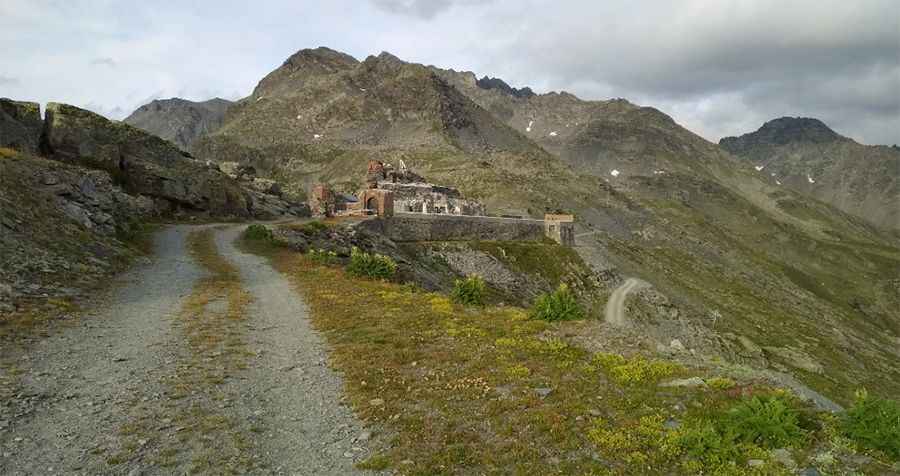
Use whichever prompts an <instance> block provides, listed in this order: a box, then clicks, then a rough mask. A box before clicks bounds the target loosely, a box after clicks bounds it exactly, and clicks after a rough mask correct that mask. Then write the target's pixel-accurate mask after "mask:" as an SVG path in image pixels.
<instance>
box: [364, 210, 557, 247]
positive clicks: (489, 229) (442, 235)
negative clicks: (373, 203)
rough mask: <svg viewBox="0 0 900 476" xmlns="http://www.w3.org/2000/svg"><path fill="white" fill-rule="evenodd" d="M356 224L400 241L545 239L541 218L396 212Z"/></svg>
mask: <svg viewBox="0 0 900 476" xmlns="http://www.w3.org/2000/svg"><path fill="white" fill-rule="evenodd" d="M359 226H360V227H363V228H365V229H368V230H370V231H373V232H376V233H380V234H383V235H385V236H387V237H388V238H390V239H391V240H394V241H400V242H403V241H467V240H495V241H540V240H543V239H544V221H543V220H530V219H515V218H499V217H470V216H453V215H422V214H404V213H397V214H395V215H394V217H393V218H388V219H380V218H379V219H373V220H367V221H364V222H362V223H360V224H359Z"/></svg>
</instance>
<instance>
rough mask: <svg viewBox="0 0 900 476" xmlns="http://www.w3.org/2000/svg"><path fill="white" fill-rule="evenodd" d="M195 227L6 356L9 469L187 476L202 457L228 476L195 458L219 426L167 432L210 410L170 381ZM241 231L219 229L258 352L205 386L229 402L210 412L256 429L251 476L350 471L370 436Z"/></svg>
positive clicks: (0, 414) (1, 410)
mask: <svg viewBox="0 0 900 476" xmlns="http://www.w3.org/2000/svg"><path fill="white" fill-rule="evenodd" d="M199 228H200V227H193V226H174V227H169V228H166V229H164V230H163V231H161V232H160V233H159V234H158V235H157V236H156V238H155V248H156V253H155V255H154V258H153V259H152V260H150V261H149V262H147V263H144V264H141V265H138V266H136V267H135V268H133V269H132V270H131V271H129V272H127V273H125V274H123V275H121V276H120V277H119V278H118V279H117V283H116V284H115V285H114V286H113V287H112V289H111V290H110V291H109V292H108V293H107V295H106V296H104V297H100V298H98V299H97V305H96V306H93V307H92V309H91V310H89V311H87V312H86V313H85V315H82V316H80V317H79V318H78V319H76V320H73V321H71V322H67V323H65V322H64V323H59V325H57V326H55V328H54V329H53V330H52V331H51V332H50V335H49V336H47V337H45V338H43V339H36V340H34V341H33V342H32V343H30V344H28V346H27V347H14V348H13V347H10V348H3V349H0V364H2V365H0V372H2V374H0V377H2V378H0V385H2V387H3V388H0V395H3V396H4V398H3V401H2V402H0V474H4V475H6V474H10V475H19V474H57V473H59V474H129V475H138V474H173V473H174V474H181V473H184V472H186V471H188V470H190V469H191V468H195V469H196V468H197V467H198V466H196V462H197V461H198V460H200V459H201V458H200V457H201V456H202V461H205V462H207V463H211V464H207V465H206V466H200V468H201V469H200V471H199V472H201V473H207V474H218V473H221V472H223V469H222V468H220V467H218V466H217V462H218V461H220V458H218V457H217V455H216V454H204V455H196V454H192V453H191V448H193V447H203V448H204V449H205V450H207V451H208V450H209V448H216V446H215V445H210V444H205V445H193V443H194V442H193V441H190V440H187V441H186V440H185V438H186V437H185V435H186V434H188V435H191V436H190V437H189V438H198V439H200V438H202V439H205V440H212V441H215V440H216V439H217V438H219V435H217V434H216V431H217V430H216V426H215V425H211V426H210V427H209V428H208V429H206V431H205V432H203V433H198V432H185V431H183V430H184V429H183V428H179V427H177V426H176V424H174V423H173V424H169V422H171V420H172V418H171V417H172V416H173V415H177V414H180V413H189V412H191V411H194V410H196V409H195V408H193V407H191V408H179V406H185V407H186V406H189V405H190V406H196V405H198V402H200V403H204V402H203V401H202V399H198V398H194V397H193V395H194V394H197V393H200V394H202V393H203V391H191V392H190V393H191V395H192V396H191V397H189V398H185V399H184V400H179V399H177V398H176V397H174V396H173V392H172V388H171V383H170V382H171V378H172V376H173V374H176V373H177V372H178V370H176V369H178V368H181V367H184V366H185V365H189V363H188V362H189V360H188V359H186V357H185V356H186V355H189V353H190V349H189V348H188V344H187V342H186V339H185V337H184V333H183V332H182V331H181V330H180V329H179V318H178V315H179V313H180V310H181V308H182V306H183V305H184V303H185V301H186V300H187V298H188V296H189V295H190V294H191V292H192V289H193V287H194V285H195V283H197V281H198V279H199V278H201V277H202V276H204V274H205V273H206V271H205V270H204V269H203V268H202V267H200V266H198V264H197V263H195V262H194V260H193V259H192V258H191V257H190V255H189V254H188V253H187V250H186V245H185V238H186V236H187V235H188V233H189V232H191V231H192V230H195V229H199ZM241 229H242V228H241V227H238V226H229V227H227V228H224V229H223V228H216V229H215V230H216V231H215V233H216V243H217V246H218V248H219V251H220V254H221V255H222V256H224V257H225V258H226V259H227V260H228V261H230V262H231V263H232V264H233V265H235V266H236V267H237V268H238V269H239V271H240V277H241V283H242V286H243V287H244V289H245V290H246V291H248V292H249V293H250V294H251V295H252V302H251V303H250V304H249V306H248V307H247V314H248V315H247V318H246V319H245V322H246V324H245V325H244V327H243V329H245V330H244V331H243V332H245V334H246V335H244V336H242V337H243V339H244V341H245V342H246V344H247V350H248V351H249V352H248V354H249V355H250V357H249V358H248V359H247V366H246V368H244V369H242V370H239V371H237V373H236V374H234V375H229V376H228V378H227V379H225V381H224V382H221V383H211V384H209V385H210V386H214V387H215V393H213V392H209V393H210V394H214V395H224V396H225V397H224V398H223V399H221V400H217V401H215V402H206V403H210V405H209V408H204V409H203V410H204V411H205V412H207V413H208V414H209V413H210V412H213V414H210V415H208V416H209V417H210V421H217V420H214V418H221V419H222V420H223V421H224V420H232V421H237V422H238V424H237V425H236V426H235V428H237V430H238V431H245V430H247V429H248V428H252V429H253V431H252V432H250V431H247V432H246V434H245V435H243V436H245V437H246V438H247V440H249V441H250V443H249V444H248V445H247V450H246V451H247V452H252V453H253V454H252V455H246V456H247V457H248V458H252V459H253V460H254V461H258V462H260V463H259V464H254V465H252V466H250V468H251V471H252V472H255V473H259V474H304V475H314V474H316V475H317V474H324V475H330V474H341V475H343V474H353V473H354V472H355V470H354V468H353V463H354V462H356V461H358V460H359V459H361V458H364V457H365V456H366V454H367V451H368V450H367V449H366V447H365V443H366V441H367V440H368V437H369V435H368V433H367V432H365V431H364V429H363V427H362V425H361V424H360V423H359V421H357V420H356V419H355V418H354V416H353V414H352V412H351V411H350V410H349V409H348V408H347V407H346V406H344V405H342V403H341V398H342V397H341V379H340V376H339V375H337V374H336V373H334V372H333V371H332V370H331V369H329V367H328V366H327V365H326V354H325V349H324V344H323V342H322V340H321V338H320V337H319V336H318V335H317V334H316V333H315V332H314V331H313V330H312V329H311V328H310V325H309V323H308V319H307V311H306V307H305V306H304V303H303V301H302V300H301V299H300V297H299V296H298V295H297V294H296V293H295V292H294V291H293V289H291V287H290V286H289V284H288V283H287V281H286V280H285V278H284V277H282V276H281V275H280V274H278V273H277V272H276V271H275V270H274V269H272V268H271V267H270V266H269V265H268V264H267V263H266V262H265V261H264V260H262V259H260V258H258V257H256V256H253V255H248V254H244V253H242V252H241V251H239V250H238V249H236V248H235V246H234V245H233V243H232V241H233V240H234V238H236V237H237V236H238V234H239V232H240V230H241ZM211 364H212V365H215V362H212V363H211ZM189 390H190V389H189ZM6 397H8V398H6ZM212 403H215V405H212ZM172 448H174V450H173V449H172ZM166 451H171V452H172V453H165V452H166ZM242 456H243V455H242ZM166 458H168V460H170V464H168V465H167V466H160V463H159V462H160V461H163V460H166ZM223 459H224V458H223ZM192 464H193V465H194V466H191V465H192Z"/></svg>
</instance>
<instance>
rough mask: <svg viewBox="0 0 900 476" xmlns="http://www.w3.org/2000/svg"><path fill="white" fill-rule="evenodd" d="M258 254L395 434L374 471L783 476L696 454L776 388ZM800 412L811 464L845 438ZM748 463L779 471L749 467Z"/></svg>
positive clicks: (370, 414) (371, 415)
mask: <svg viewBox="0 0 900 476" xmlns="http://www.w3.org/2000/svg"><path fill="white" fill-rule="evenodd" d="M246 246H247V249H250V250H253V251H255V252H257V253H259V254H261V255H264V256H267V257H268V258H269V259H270V261H271V263H272V264H273V265H274V266H275V267H276V268H277V269H279V270H280V271H281V272H283V273H285V274H286V275H287V276H288V278H289V279H290V280H291V282H292V283H293V284H294V285H295V286H296V288H297V290H298V291H299V292H300V293H302V294H303V295H304V297H305V299H306V301H307V303H308V304H309V305H310V309H311V316H312V319H313V324H314V326H315V327H316V328H317V329H318V330H319V331H320V332H322V333H323V335H324V336H325V337H326V339H327V341H328V344H329V346H330V347H331V349H332V353H331V365H332V366H334V367H335V368H336V369H338V370H339V371H341V372H342V373H343V374H344V376H345V391H346V392H347V393H348V395H349V400H350V403H351V404H352V406H353V408H354V410H355V411H356V412H357V414H358V415H360V416H361V417H362V418H364V419H365V420H366V421H368V422H369V423H370V424H376V428H377V429H379V430H383V433H382V435H381V436H379V439H380V440H381V441H382V442H383V443H384V444H385V446H384V451H383V452H382V453H381V454H379V455H377V456H375V457H373V458H371V459H370V460H369V461H368V462H366V463H365V464H364V465H363V466H364V467H368V468H377V469H384V468H394V469H397V470H398V471H399V472H400V473H401V474H423V475H424V474H472V473H478V474H481V473H491V474H493V473H504V474H510V473H513V474H645V472H646V470H647V468H661V467H667V468H671V469H672V471H674V472H676V473H679V474H695V473H696V472H697V471H700V470H704V469H705V470H707V471H718V472H725V473H729V474H779V473H780V472H782V471H783V469H780V468H779V467H778V466H777V464H776V463H774V462H771V461H768V460H769V456H768V454H767V452H766V451H764V449H762V448H760V447H759V446H757V445H747V446H742V447H740V448H732V449H733V450H735V451H737V453H738V456H735V458H737V460H736V461H735V462H734V463H730V462H724V463H723V462H712V461H707V462H704V463H698V462H697V461H695V460H694V458H692V457H689V455H688V452H689V451H692V449H693V450H696V447H695V446H694V444H693V443H690V441H692V440H691V438H692V436H691V435H696V432H697V431H700V430H699V429H700V428H702V427H703V426H704V425H705V423H704V422H707V421H715V420H716V419H718V418H721V416H722V413H723V412H725V411H726V410H727V409H729V408H731V407H733V406H734V405H736V404H738V403H739V402H740V401H742V399H743V398H745V397H746V396H747V395H749V394H771V393H772V391H771V390H769V389H767V388H765V387H764V386H760V385H757V384H754V383H753V382H743V383H741V384H739V385H737V386H733V385H734V384H733V383H732V382H728V381H727V380H710V381H709V382H710V384H711V385H713V386H712V387H709V388H705V389H704V388H685V387H668V388H662V387H658V386H657V382H658V381H659V380H661V379H665V378H674V377H689V376H691V375H696V374H697V371H692V370H690V369H685V368H682V367H680V366H677V365H673V364H670V363H666V362H660V361H648V360H644V359H642V358H639V357H635V358H632V359H624V358H621V357H618V356H615V355H611V354H595V355H592V354H590V353H588V352H586V351H584V350H582V349H581V348H579V347H576V346H573V345H571V344H569V343H568V342H567V341H566V340H565V339H564V338H561V337H559V336H560V335H562V334H564V328H565V323H563V324H548V323H545V322H542V321H535V320H531V319H529V318H528V314H527V312H526V311H524V310H523V309H521V308H516V307H491V306H488V307H486V308H478V309H474V308H468V309H467V308H462V307H460V306H457V305H454V304H453V303H451V302H450V301H449V300H448V299H447V297H446V296H444V295H440V294H434V293H424V292H418V291H415V290H414V289H412V288H409V287H407V286H401V285H397V284H392V283H388V282H381V281H370V280H362V279H355V278H351V277H349V276H347V275H346V274H345V272H344V271H343V270H341V269H339V268H334V267H326V266H320V265H317V264H315V263H313V262H312V261H310V260H308V259H307V258H306V257H304V256H302V255H298V254H296V253H293V252H290V251H288V250H286V249H282V248H277V247H274V246H272V245H271V244H260V243H250V244H248V245H246ZM701 376H705V377H712V376H710V375H701ZM546 390H549V393H547V394H545V395H543V396H542V394H541V393H540V392H542V391H546ZM776 394H777V392H776ZM793 405H797V404H796V403H793ZM801 411H802V412H803V413H804V414H806V415H807V417H804V418H806V420H804V421H806V423H805V424H804V425H805V427H806V428H807V429H808V431H810V433H809V434H808V435H807V437H805V438H803V439H802V441H797V442H796V444H797V446H798V448H799V449H800V451H797V452H796V453H795V456H796V457H797V458H800V459H801V464H802V463H803V460H804V459H805V458H808V457H810V456H811V451H809V449H810V448H813V447H828V448H831V447H832V446H834V445H835V444H837V443H839V442H838V441H837V440H834V438H831V437H830V436H829V434H828V432H829V431H833V425H831V424H829V423H827V422H826V423H824V426H820V425H823V423H821V422H819V420H818V418H819V417H818V416H815V415H813V414H811V413H809V411H808V410H805V409H801ZM666 421H675V422H678V424H677V429H670V428H667V427H666V426H665V425H664V422H666ZM835 451H836V452H840V451H845V450H843V449H836V450H835ZM844 456H846V454H844ZM842 457H843V456H842ZM750 458H760V459H762V460H764V461H768V462H766V463H765V465H764V466H761V467H756V468H752V469H751V468H748V467H747V465H746V460H747V459H750ZM873 464H874V466H872V467H873V468H878V467H879V466H878V464H877V463H873ZM881 468H882V469H883V467H881Z"/></svg>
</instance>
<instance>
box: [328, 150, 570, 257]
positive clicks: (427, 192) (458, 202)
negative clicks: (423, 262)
mask: <svg viewBox="0 0 900 476" xmlns="http://www.w3.org/2000/svg"><path fill="white" fill-rule="evenodd" d="M365 183H366V186H365V188H363V189H362V190H360V191H359V192H358V193H357V194H356V195H349V194H341V193H336V192H335V191H333V190H332V189H331V188H330V187H329V186H328V185H326V184H317V185H316V186H314V187H313V190H312V193H311V195H310V208H311V210H312V212H313V214H314V215H315V216H319V217H333V216H345V217H372V218H375V219H372V220H366V221H364V222H363V223H361V224H360V226H364V227H366V228H370V229H372V230H374V231H378V232H379V233H382V234H384V235H386V236H387V237H388V238H391V239H392V240H394V241H400V242H404V241H463V240H495V241H520V240H521V241H539V240H542V239H544V238H545V237H546V238H550V239H552V240H554V241H556V242H557V243H559V244H562V245H566V246H574V245H575V218H574V216H573V215H567V214H547V215H545V216H544V219H543V220H540V219H533V218H525V217H509V216H491V215H489V214H488V213H487V210H486V208H485V206H484V205H483V204H481V203H479V202H477V201H475V200H470V199H467V198H465V197H463V195H462V193H460V191H459V189H457V188H455V187H451V186H445V185H436V184H433V183H430V182H428V181H426V180H425V178H424V177H422V176H420V175H418V174H416V173H415V172H413V171H412V170H410V169H409V168H408V167H407V166H406V164H404V163H403V161H402V160H401V161H400V164H399V167H397V168H395V167H394V166H392V165H391V164H385V163H383V162H381V161H377V160H370V161H369V164H368V168H367V170H366V177H365Z"/></svg>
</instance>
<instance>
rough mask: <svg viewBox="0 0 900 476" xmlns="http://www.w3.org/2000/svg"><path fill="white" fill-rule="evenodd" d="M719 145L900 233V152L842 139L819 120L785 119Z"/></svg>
mask: <svg viewBox="0 0 900 476" xmlns="http://www.w3.org/2000/svg"><path fill="white" fill-rule="evenodd" d="M719 144H720V145H721V146H722V147H723V148H724V149H726V150H728V151H729V152H731V153H733V154H735V155H737V156H739V157H742V158H745V159H748V160H750V161H751V162H753V163H754V165H755V167H756V168H757V170H758V171H759V173H760V174H761V175H763V176H765V177H766V179H767V180H770V181H773V182H774V181H777V182H778V183H780V184H783V185H784V186H786V187H790V188H791V189H793V190H796V191H798V192H800V193H802V194H804V195H808V196H811V197H814V198H817V199H819V200H822V201H824V202H827V203H830V204H832V205H834V206H835V207H837V208H839V209H841V210H843V211H845V212H847V213H851V214H853V215H856V216H859V217H862V218H865V219H866V220H868V221H870V222H872V223H874V224H875V225H878V226H880V227H882V228H885V229H894V230H898V229H900V151H898V150H897V149H895V148H892V147H887V146H868V145H862V144H859V143H857V142H855V141H853V140H851V139H848V138H846V137H843V136H841V135H839V134H837V133H836V132H834V131H832V130H831V129H829V128H828V126H826V125H825V124H824V123H822V122H821V121H819V120H817V119H809V118H792V117H782V118H779V119H774V120H772V121H769V122H767V123H765V124H763V126H762V127H761V128H760V129H759V130H757V131H756V132H752V133H749V134H744V135H742V136H740V137H726V138H723V139H722V140H721V141H719Z"/></svg>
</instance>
